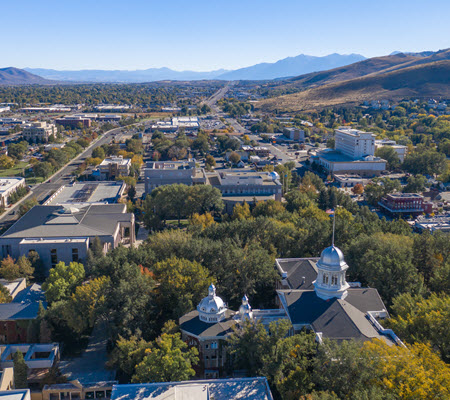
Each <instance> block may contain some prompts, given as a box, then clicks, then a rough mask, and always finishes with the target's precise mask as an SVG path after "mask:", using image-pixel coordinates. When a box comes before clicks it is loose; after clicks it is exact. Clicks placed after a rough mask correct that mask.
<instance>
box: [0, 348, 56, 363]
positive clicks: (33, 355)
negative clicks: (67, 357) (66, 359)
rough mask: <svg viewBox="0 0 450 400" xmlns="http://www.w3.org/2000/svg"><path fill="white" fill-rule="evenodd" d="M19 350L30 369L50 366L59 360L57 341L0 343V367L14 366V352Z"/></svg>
mask: <svg viewBox="0 0 450 400" xmlns="http://www.w3.org/2000/svg"><path fill="white" fill-rule="evenodd" d="M18 351H20V352H21V353H23V355H24V357H23V358H24V361H25V364H27V367H28V368H30V369H41V368H51V367H53V365H55V363H57V362H58V361H59V355H60V353H59V344H58V343H34V344H8V345H0V367H1V368H7V367H14V359H13V358H14V354H15V353H16V352H18Z"/></svg>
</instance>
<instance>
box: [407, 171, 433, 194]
mask: <svg viewBox="0 0 450 400" xmlns="http://www.w3.org/2000/svg"><path fill="white" fill-rule="evenodd" d="M427 184H428V181H427V178H425V177H424V176H423V175H411V176H408V179H407V184H406V186H405V187H404V188H403V193H422V192H423V191H424V190H425V188H426V187H427Z"/></svg>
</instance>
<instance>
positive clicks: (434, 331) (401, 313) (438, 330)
mask: <svg viewBox="0 0 450 400" xmlns="http://www.w3.org/2000/svg"><path fill="white" fill-rule="evenodd" d="M392 315H393V317H392V318H390V319H388V320H387V321H386V325H387V326H389V327H390V328H392V329H393V330H394V332H395V333H396V334H397V335H398V336H399V337H401V338H402V340H404V341H406V342H408V343H410V344H414V343H417V342H419V343H429V344H431V346H432V347H433V348H434V349H437V350H438V351H439V353H440V355H441V358H442V359H443V360H444V361H445V362H447V363H448V362H449V361H450V334H449V332H448V321H449V320H450V296H449V295H443V294H439V295H438V294H436V293H432V294H431V295H430V297H429V298H427V299H425V298H423V297H422V296H412V295H411V294H409V293H404V294H402V295H400V296H398V297H396V298H395V299H394V300H393V304H392Z"/></svg>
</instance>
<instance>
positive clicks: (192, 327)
mask: <svg viewBox="0 0 450 400" xmlns="http://www.w3.org/2000/svg"><path fill="white" fill-rule="evenodd" d="M233 316H234V312H233V311H231V310H226V311H225V319H224V320H222V321H220V322H216V323H214V324H212V323H208V322H203V321H201V320H200V318H199V317H198V311H191V312H189V313H187V314H185V315H183V316H182V317H181V318H180V329H181V330H182V331H184V332H186V333H189V334H192V335H194V336H198V337H220V336H223V337H225V336H226V335H228V334H229V333H231V332H232V327H233V326H234V325H235V324H236V321H235V320H234V319H233Z"/></svg>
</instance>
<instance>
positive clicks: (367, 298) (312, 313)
mask: <svg viewBox="0 0 450 400" xmlns="http://www.w3.org/2000/svg"><path fill="white" fill-rule="evenodd" d="M277 292H278V295H279V297H280V300H281V303H282V305H283V307H284V308H285V309H286V312H287V314H288V316H289V318H290V320H291V322H292V325H294V326H295V325H297V326H301V325H310V326H311V327H312V328H313V329H314V331H315V332H322V335H323V337H327V338H330V339H337V340H345V339H347V340H349V339H360V340H368V339H372V338H375V337H376V338H379V339H383V340H385V339H386V337H385V336H383V335H381V334H380V333H379V332H378V330H377V329H376V328H375V327H374V326H373V325H372V323H371V322H370V321H369V319H368V318H367V316H366V313H367V312H368V311H381V310H385V308H386V307H385V306H384V304H383V301H382V300H381V298H380V296H379V294H378V291H377V290H376V289H372V288H364V289H359V288H357V289H353V288H351V289H348V295H347V296H346V298H345V299H339V298H332V299H329V300H323V299H321V298H320V297H318V296H317V295H316V293H315V291H314V290H278V291H277Z"/></svg>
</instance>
